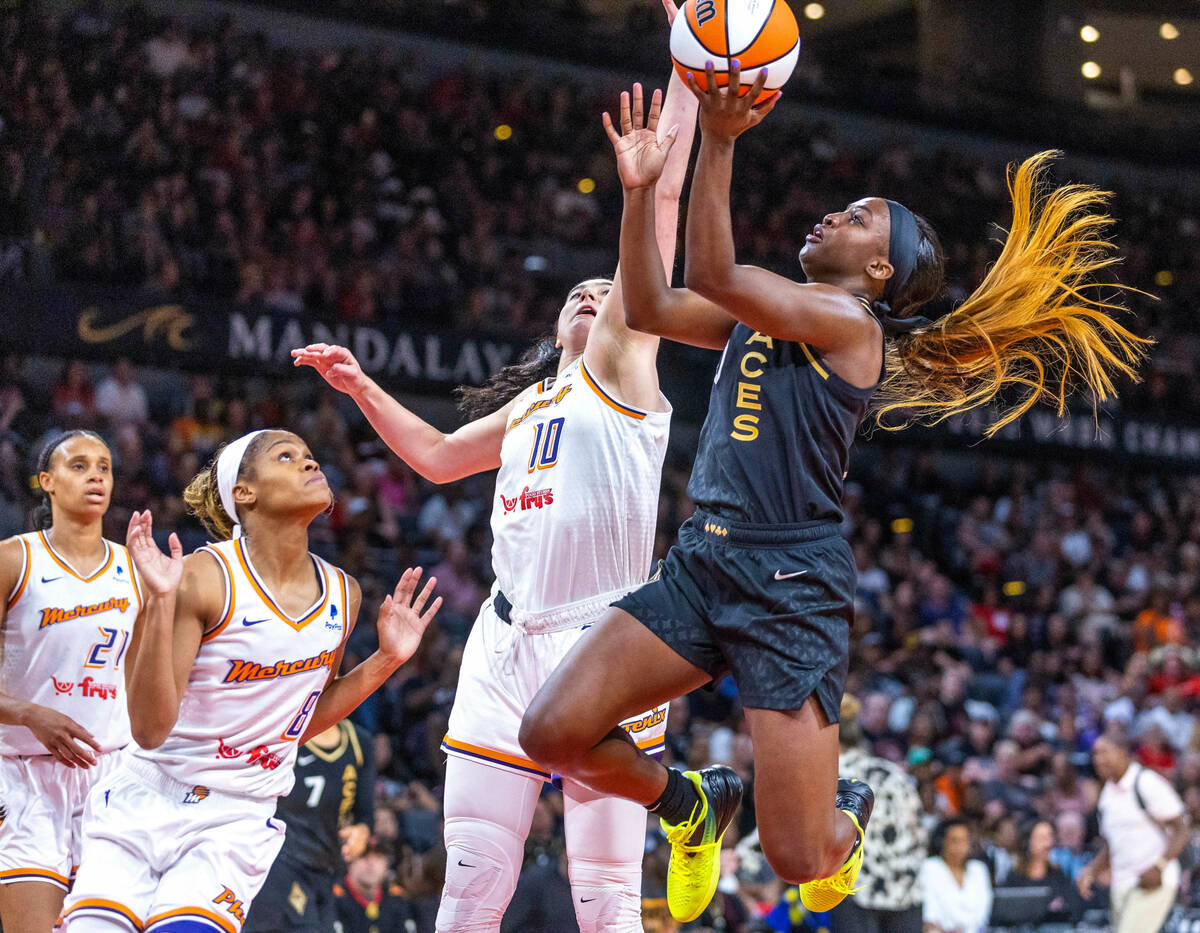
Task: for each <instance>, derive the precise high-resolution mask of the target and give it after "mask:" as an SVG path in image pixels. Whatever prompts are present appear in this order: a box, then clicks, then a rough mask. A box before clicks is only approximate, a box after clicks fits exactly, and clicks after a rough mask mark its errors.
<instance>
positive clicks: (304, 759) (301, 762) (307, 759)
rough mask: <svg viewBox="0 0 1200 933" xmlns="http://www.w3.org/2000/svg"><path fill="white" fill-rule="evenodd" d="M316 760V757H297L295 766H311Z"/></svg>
mask: <svg viewBox="0 0 1200 933" xmlns="http://www.w3.org/2000/svg"><path fill="white" fill-rule="evenodd" d="M316 760H317V756H316V755H299V756H298V757H297V758H296V764H298V765H309V764H312V763H313V762H314V761H316Z"/></svg>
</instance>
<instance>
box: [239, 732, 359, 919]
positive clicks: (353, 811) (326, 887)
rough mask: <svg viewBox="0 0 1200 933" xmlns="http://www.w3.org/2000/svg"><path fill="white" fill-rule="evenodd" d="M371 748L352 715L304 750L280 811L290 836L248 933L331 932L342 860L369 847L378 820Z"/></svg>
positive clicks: (257, 903)
mask: <svg viewBox="0 0 1200 933" xmlns="http://www.w3.org/2000/svg"><path fill="white" fill-rule="evenodd" d="M370 750H371V739H370V736H368V735H367V734H366V733H365V732H363V731H362V730H361V729H359V728H358V727H357V726H355V725H354V724H353V723H351V722H349V721H347V720H343V721H342V722H340V723H338V724H337V725H336V726H334V727H332V728H330V729H327V730H325V731H324V732H322V733H321V734H320V735H317V736H314V737H313V738H311V739H310V740H309V741H308V742H306V743H305V744H304V747H303V748H301V749H300V753H299V755H298V756H297V758H296V783H295V785H294V786H293V787H292V792H291V793H290V794H288V795H287V796H286V797H281V798H279V804H278V806H277V809H276V811H275V814H276V816H278V817H279V819H281V820H282V821H283V822H284V823H286V824H287V836H286V838H285V841H284V843H283V849H282V850H280V853H279V856H278V857H277V858H276V859H275V863H274V864H273V865H272V866H271V873H270V874H269V875H268V876H267V881H266V883H265V884H264V885H263V889H262V891H261V892H260V893H259V895H258V897H256V898H255V899H254V904H253V906H252V907H251V908H250V913H249V915H248V916H247V917H246V924H245V926H244V927H243V931H244V933H283V931H305V933H309V931H311V933H317V931H320V933H329V931H331V930H332V929H333V927H334V922H335V920H336V910H335V903H334V894H333V888H334V884H335V883H336V882H337V880H338V878H339V877H340V876H341V874H342V871H343V865H344V861H343V859H345V858H350V859H353V858H354V857H355V856H357V855H359V854H360V853H361V852H362V851H363V849H364V848H365V846H366V843H367V839H368V838H369V837H370V829H369V827H370V826H371V825H372V824H373V823H374V820H375V801H374V790H375V761H374V758H373V757H372V756H371V755H370V754H369V752H370Z"/></svg>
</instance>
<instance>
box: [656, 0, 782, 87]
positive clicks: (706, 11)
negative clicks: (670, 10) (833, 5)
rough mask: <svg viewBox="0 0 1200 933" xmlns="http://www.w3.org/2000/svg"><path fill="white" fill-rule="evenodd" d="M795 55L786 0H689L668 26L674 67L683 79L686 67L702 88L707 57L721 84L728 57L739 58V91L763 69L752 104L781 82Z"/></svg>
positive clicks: (726, 74) (726, 80) (726, 79)
mask: <svg viewBox="0 0 1200 933" xmlns="http://www.w3.org/2000/svg"><path fill="white" fill-rule="evenodd" d="M799 55H800V29H799V27H797V25H796V17H795V16H794V15H793V14H792V11H791V8H790V7H789V6H788V5H787V4H786V3H785V2H784V0H687V2H686V3H685V4H684V5H683V6H682V7H681V8H680V10H679V15H678V16H676V17H675V23H674V25H673V26H672V27H671V59H672V60H673V61H674V63H675V70H676V71H678V72H679V76H680V77H681V78H684V77H685V76H686V74H687V72H689V71H690V72H691V73H692V74H693V76H694V77H695V79H696V83H697V84H698V85H699V86H700V87H702V88H703V87H705V86H706V83H707V78H706V76H705V71H704V66H705V63H706V62H712V63H713V65H714V66H715V73H716V80H717V84H718V86H720V87H724V86H725V85H726V84H728V83H729V62H730V60H731V59H735V58H736V59H738V60H739V61H740V63H741V69H742V78H741V87H742V91H741V93H742V94H745V93H746V91H747V90H748V89H749V87H750V85H751V84H753V83H754V79H755V78H757V77H758V72H759V70H760V69H762V68H766V69H767V83H766V85H765V86H764V87H763V92H762V94H760V95H759V98H758V100H756V101H755V103H756V104H757V103H761V102H762V101H764V100H766V99H767V98H768V97H770V96H771V95H772V94H773V93H775V91H777V90H778V89H779V88H781V87H783V83H784V82H785V81H787V79H788V78H789V77H790V76H791V74H792V69H793V68H795V67H796V59H797V57H798V56H799Z"/></svg>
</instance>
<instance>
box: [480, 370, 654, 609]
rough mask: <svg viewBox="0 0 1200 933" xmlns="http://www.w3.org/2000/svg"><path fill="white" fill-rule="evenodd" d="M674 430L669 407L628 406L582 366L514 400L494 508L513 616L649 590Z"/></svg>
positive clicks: (495, 558)
mask: <svg viewBox="0 0 1200 933" xmlns="http://www.w3.org/2000/svg"><path fill="white" fill-rule="evenodd" d="M663 404H664V406H666V400H665V399H664V400H663ZM670 424H671V412H670V406H667V411H661V412H654V411H650V412H646V411H639V410H638V409H636V408H632V407H630V406H629V405H625V404H623V403H621V402H619V401H618V400H617V399H615V398H613V396H612V394H611V393H609V392H608V391H606V390H605V389H604V387H602V386H601V385H600V384H599V383H598V382H597V381H596V380H595V379H594V378H593V376H592V374H591V373H590V372H589V371H588V369H587V367H586V366H585V365H584V363H583V360H582V359H580V360H577V361H576V362H574V363H572V364H571V365H570V366H568V367H567V368H566V369H565V370H564V371H563V372H562V373H561V374H560V375H559V376H558V377H557V378H556V379H547V380H545V381H543V382H540V383H538V384H537V385H535V386H531V387H530V388H528V389H526V390H525V391H524V392H523V393H522V394H521V395H520V396H518V397H517V402H516V405H514V406H513V409H512V414H511V415H510V416H509V423H508V427H507V429H506V431H505V434H504V442H503V444H502V445H501V448H500V472H499V473H498V474H497V476H496V501H495V504H494V506H493V508H492V536H493V541H494V543H493V545H492V566H493V568H494V569H495V572H496V579H497V583H498V584H499V587H500V590H501V592H503V593H504V595H505V596H507V597H508V599H509V600H510V601H511V602H512V604H513V605H514V606H515V607H517V608H518V609H520V610H522V611H525V612H544V611H546V610H549V609H553V608H556V607H560V606H564V605H566V604H569V603H574V602H578V601H581V600H586V599H589V598H594V597H596V596H599V595H601V594H606V593H610V592H612V591H616V590H623V589H632V588H633V587H635V586H637V585H638V584H640V583H643V582H644V581H645V580H646V578H647V577H648V576H649V574H650V562H651V560H652V557H653V553H654V530H655V525H656V522H657V519H658V492H659V485H660V484H661V482H662V465H663V457H664V456H665V454H666V449H667V434H668V431H669V429H670Z"/></svg>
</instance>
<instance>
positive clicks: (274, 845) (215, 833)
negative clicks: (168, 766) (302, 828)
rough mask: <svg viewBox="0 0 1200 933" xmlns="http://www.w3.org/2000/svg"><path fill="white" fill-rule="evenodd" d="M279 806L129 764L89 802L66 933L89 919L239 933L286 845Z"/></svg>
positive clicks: (138, 763) (147, 931) (145, 764)
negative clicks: (178, 924)
mask: <svg viewBox="0 0 1200 933" xmlns="http://www.w3.org/2000/svg"><path fill="white" fill-rule="evenodd" d="M275 802H276V801H275V798H274V797H272V798H270V799H266V800H260V799H253V798H247V797H239V796H235V795H232V794H221V793H218V792H217V791H212V790H209V789H208V788H207V787H201V786H198V785H186V784H181V783H179V782H178V781H175V780H173V779H171V778H169V777H167V776H166V775H165V774H163V773H162V772H161V771H160V770H159V769H158V768H157V767H155V766H154V765H153V764H151V763H150V762H146V761H141V760H138V759H135V758H132V757H130V758H128V759H127V760H126V762H125V764H124V767H122V768H120V769H119V770H118V771H116V772H115V773H114V774H113V775H112V778H111V779H110V780H107V781H103V782H101V783H98V784H97V785H96V786H95V788H93V790H92V792H91V794H89V795H88V800H87V807H86V809H85V811H84V815H83V860H82V862H81V863H80V866H79V872H78V874H77V875H76V877H75V885H74V887H73V888H72V889H71V893H70V894H68V895H67V900H66V903H65V904H64V905H63V918H64V920H65V922H66V929H67V931H69V930H70V927H71V921H72V919H73V918H75V917H79V916H83V915H88V914H90V915H93V916H102V917H104V918H106V919H109V920H119V921H124V923H125V925H126V926H128V927H129V928H130V929H131V930H134V931H145V933H151V931H153V930H154V929H155V928H156V927H161V926H162V925H164V924H166V923H169V922H170V921H179V920H186V921H190V922H191V924H193V925H196V924H198V925H200V926H203V927H206V928H208V929H210V930H212V933H238V931H239V930H241V927H242V923H243V921H244V920H245V919H246V914H247V912H248V911H249V910H250V903H251V901H253V900H254V897H255V895H257V894H258V891H259V889H260V888H261V887H262V885H263V882H264V881H266V878H267V872H268V871H270V869H271V863H272V862H274V861H275V856H276V855H278V854H279V850H280V848H281V847H282V846H283V836H284V831H285V826H284V824H283V823H282V822H280V821H279V820H277V819H275V818H274V814H275Z"/></svg>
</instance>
